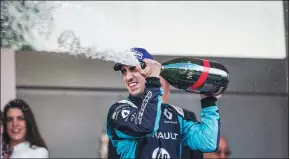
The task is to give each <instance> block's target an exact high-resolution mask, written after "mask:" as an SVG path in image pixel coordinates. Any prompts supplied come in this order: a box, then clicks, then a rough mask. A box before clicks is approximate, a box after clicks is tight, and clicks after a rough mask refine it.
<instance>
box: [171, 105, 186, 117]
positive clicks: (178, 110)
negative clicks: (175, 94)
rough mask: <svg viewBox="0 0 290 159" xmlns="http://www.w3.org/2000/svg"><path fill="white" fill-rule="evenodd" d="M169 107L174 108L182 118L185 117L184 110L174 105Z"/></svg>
mask: <svg viewBox="0 0 290 159" xmlns="http://www.w3.org/2000/svg"><path fill="white" fill-rule="evenodd" d="M168 105H169V106H171V107H172V108H174V109H175V110H176V112H177V113H178V114H179V115H181V116H182V117H184V112H183V109H182V108H180V107H177V106H175V105H172V104H168Z"/></svg>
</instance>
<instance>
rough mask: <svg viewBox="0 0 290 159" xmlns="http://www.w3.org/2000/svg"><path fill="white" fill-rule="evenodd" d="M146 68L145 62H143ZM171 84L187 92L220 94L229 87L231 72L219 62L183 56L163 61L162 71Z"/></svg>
mask: <svg viewBox="0 0 290 159" xmlns="http://www.w3.org/2000/svg"><path fill="white" fill-rule="evenodd" d="M141 66H142V67H143V68H144V67H146V66H145V64H144V63H143V64H141ZM160 76H162V77H163V78H164V79H165V80H166V81H167V82H168V83H169V84H170V85H172V86H173V87H175V88H177V89H182V90H185V91H187V92H191V93H196V94H205V95H214V96H217V95H220V94H222V93H223V92H224V91H225V90H226V89H227V87H228V84H229V72H228V70H227V69H226V67H225V66H223V65H222V64H220V63H218V62H214V61H209V60H205V59H198V58H188V57H181V58H176V59H173V60H170V61H167V62H164V63H162V70H161V73H160Z"/></svg>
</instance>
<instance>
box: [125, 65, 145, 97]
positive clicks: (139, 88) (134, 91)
mask: <svg viewBox="0 0 290 159" xmlns="http://www.w3.org/2000/svg"><path fill="white" fill-rule="evenodd" d="M121 73H122V76H123V81H124V84H125V86H126V88H127V89H128V91H129V93H130V94H131V95H133V96H139V95H141V94H143V92H144V89H145V77H143V76H142V75H141V73H140V72H138V71H137V70H136V69H135V67H134V66H126V65H124V66H122V69H121Z"/></svg>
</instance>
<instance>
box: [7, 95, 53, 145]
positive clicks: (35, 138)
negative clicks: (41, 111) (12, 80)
mask: <svg viewBox="0 0 290 159" xmlns="http://www.w3.org/2000/svg"><path fill="white" fill-rule="evenodd" d="M13 108H18V109H20V110H21V111H22V113H23V115H24V120H25V121H26V137H25V139H26V141H28V142H30V147H32V146H38V147H44V148H46V149H47V146H46V144H45V142H44V140H43V139H42V137H41V135H40V133H39V131H38V127H37V124H36V121H35V119H34V115H33V113H32V110H31V108H30V106H29V105H28V104H27V103H26V102H25V101H24V100H22V99H15V100H11V101H10V102H9V103H8V104H6V106H5V108H4V113H3V114H4V132H3V139H4V143H5V144H9V143H10V137H9V136H8V133H7V126H6V125H7V113H8V111H9V109H13Z"/></svg>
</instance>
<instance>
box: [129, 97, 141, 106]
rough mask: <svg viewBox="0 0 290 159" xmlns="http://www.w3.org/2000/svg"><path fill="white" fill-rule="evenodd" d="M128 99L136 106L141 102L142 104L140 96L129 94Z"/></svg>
mask: <svg viewBox="0 0 290 159" xmlns="http://www.w3.org/2000/svg"><path fill="white" fill-rule="evenodd" d="M128 99H129V100H130V101H131V102H132V103H134V104H135V105H136V106H137V107H138V106H141V104H142V98H141V97H136V96H132V95H129V97H128Z"/></svg>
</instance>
